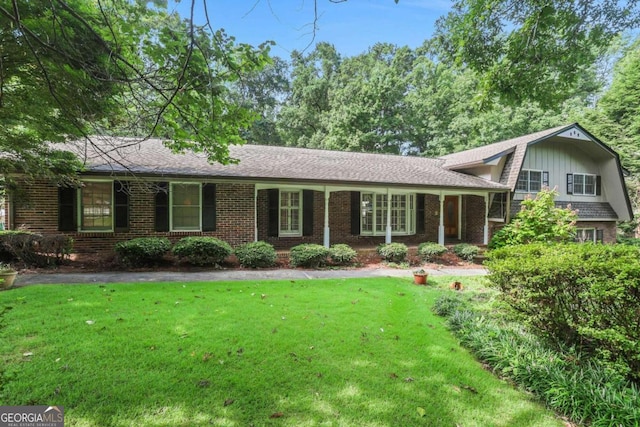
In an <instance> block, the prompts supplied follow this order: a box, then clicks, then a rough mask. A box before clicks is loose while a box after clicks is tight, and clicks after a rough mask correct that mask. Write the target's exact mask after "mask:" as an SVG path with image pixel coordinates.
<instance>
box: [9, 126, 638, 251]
mask: <svg viewBox="0 0 640 427" xmlns="http://www.w3.org/2000/svg"><path fill="white" fill-rule="evenodd" d="M572 129H573V131H576V132H578V134H572V133H571V132H572ZM534 148H535V149H534ZM68 149H69V150H70V151H73V152H74V153H76V154H77V155H78V156H79V157H80V158H81V159H84V161H85V164H86V171H85V172H84V173H83V174H82V176H81V180H82V185H81V186H80V187H79V188H61V187H58V186H56V185H55V184H53V183H47V182H30V183H27V182H25V183H24V184H23V186H22V187H23V188H22V190H23V191H22V193H23V194H25V195H26V198H25V199H24V200H17V199H16V200H12V198H11V196H10V197H9V202H8V205H9V209H8V212H9V216H8V222H9V227H11V228H18V227H23V228H26V229H29V230H31V231H34V232H39V233H43V234H53V233H60V232H62V233H65V234H68V235H70V236H72V237H73V239H74V241H75V245H74V246H75V249H76V250H77V251H86V252H93V251H110V250H112V249H113V246H114V244H115V243H116V242H119V241H123V240H128V239H132V238H135V237H143V236H168V237H169V238H171V239H172V240H174V241H175V240H177V239H179V238H181V237H184V236H190V235H207V236H215V237H219V238H221V239H224V240H226V241H228V242H229V243H231V244H232V245H237V244H240V243H245V242H250V241H254V240H264V241H267V242H270V243H272V244H274V246H276V247H277V248H288V247H291V246H293V245H296V244H299V243H319V244H324V245H326V246H328V245H330V244H333V243H348V244H350V245H352V246H373V245H376V244H379V243H383V242H392V241H399V242H404V243H408V244H412V243H414V244H415V243H420V242H425V241H436V242H439V243H441V244H444V243H447V242H468V243H474V244H486V243H487V242H488V241H489V238H490V235H491V230H492V226H495V225H500V224H503V223H504V222H505V221H508V219H509V216H510V215H511V213H510V211H515V210H516V209H517V206H518V201H519V200H521V199H522V197H523V196H524V194H525V193H535V191H537V189H539V188H541V186H542V185H544V184H547V183H548V184H549V185H552V186H553V184H555V183H556V182H557V180H558V179H559V178H558V176H560V175H562V174H564V171H565V170H568V169H567V167H569V169H571V171H572V173H573V181H572V183H573V194H572V195H571V197H569V199H570V200H566V198H565V199H562V200H564V201H567V202H572V203H576V202H577V203H586V204H585V205H584V206H585V210H588V209H592V210H593V211H597V215H594V217H593V218H591V217H589V218H584V217H583V218H581V220H582V221H583V225H585V224H586V225H591V224H596V225H594V227H593V228H592V230H593V235H594V236H596V235H598V233H599V230H607V233H601V234H602V237H603V240H604V241H611V240H612V239H615V221H617V220H624V219H628V218H630V217H631V211H630V207H629V206H630V205H629V200H628V198H627V195H626V191H625V186H624V181H623V179H622V174H621V168H620V162H619V159H618V156H617V154H615V153H614V152H613V151H612V150H610V149H609V148H608V147H606V146H605V145H604V144H602V143H600V142H599V141H597V140H595V139H594V138H593V137H591V136H590V135H589V134H587V133H586V131H584V130H582V128H580V127H579V126H577V125H571V126H565V127H562V128H557V129H551V130H549V131H544V132H539V133H537V134H533V135H527V136H524V137H521V138H516V139H514V140H509V141H504V142H502V143H497V144H493V145H489V146H486V147H481V148H478V149H474V150H468V151H465V152H461V153H456V154H453V155H451V156H445V157H444V158H443V159H428V158H423V157H408V156H395V155H382V154H367V153H354V152H337V151H324V150H312V149H301V148H289V147H273V146H256V145H244V146H231V147H230V153H231V156H232V157H233V158H236V159H238V160H239V162H238V163H237V164H232V165H220V164H209V163H207V161H206V158H205V156H204V155H200V154H194V153H186V154H176V153H173V152H171V151H170V150H169V149H167V148H166V147H164V145H163V144H162V142H161V141H160V140H144V141H139V140H135V139H126V138H95V139H93V140H92V142H91V143H89V142H88V141H78V142H75V143H70V144H68ZM532 150H533V151H532ZM538 152H540V154H539V155H538V154H536V153H538ZM531 153H534V154H533V155H531ZM545 153H546V154H545ZM558 156H560V157H562V159H563V160H562V161H560V160H559V159H557V158H556V157H558ZM574 158H575V159H574ZM556 161H557V162H560V163H562V164H563V165H569V166H557V167H556V166H553V164H554V163H553V162H556ZM572 162H574V163H572ZM573 164H575V165H576V166H575V167H573V166H571V165H573ZM572 168H573V169H572ZM538 172H539V173H538ZM525 174H526V175H525ZM587 175H589V176H591V175H593V176H594V178H593V180H595V181H593V180H592V179H591V178H588V179H587V178H585V176H587ZM579 176H581V178H580V177H579ZM598 176H600V177H601V178H597V177H598ZM514 177H515V178H514ZM545 180H546V181H545ZM567 180H568V178H567ZM547 181H548V182H547ZM592 181H593V185H592V184H591V183H592ZM567 182H568V181H567ZM525 185H526V190H525ZM598 186H599V188H600V190H597V187H598ZM585 192H586V193H589V194H583V193H585ZM577 193H579V194H577ZM591 193H594V194H591ZM583 199H584V200H583ZM581 206H582V205H581ZM574 207H577V206H574ZM586 208H588V209H586ZM596 208H597V209H596ZM581 212H584V211H583V210H582V209H581ZM603 224H604V225H603ZM611 229H613V233H612V232H611ZM612 235H613V237H612ZM594 238H595V237H594Z"/></svg>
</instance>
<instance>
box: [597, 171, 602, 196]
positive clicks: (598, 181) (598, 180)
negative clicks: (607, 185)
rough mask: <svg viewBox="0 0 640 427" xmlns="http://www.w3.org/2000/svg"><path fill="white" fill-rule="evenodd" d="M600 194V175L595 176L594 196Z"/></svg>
mask: <svg viewBox="0 0 640 427" xmlns="http://www.w3.org/2000/svg"><path fill="white" fill-rule="evenodd" d="M600 195H602V177H601V176H600V175H598V176H596V196H600Z"/></svg>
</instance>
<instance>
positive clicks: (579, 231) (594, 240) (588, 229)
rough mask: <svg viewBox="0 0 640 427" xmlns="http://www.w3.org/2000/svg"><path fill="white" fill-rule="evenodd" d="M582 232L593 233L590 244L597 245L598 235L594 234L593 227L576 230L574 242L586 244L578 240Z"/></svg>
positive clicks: (594, 229)
mask: <svg viewBox="0 0 640 427" xmlns="http://www.w3.org/2000/svg"><path fill="white" fill-rule="evenodd" d="M584 231H592V232H593V240H592V242H593V243H597V241H598V233H597V232H596V228H595V227H585V228H576V241H578V242H580V243H586V242H587V240H585V241H582V240H579V239H578V235H579V234H580V233H581V232H584Z"/></svg>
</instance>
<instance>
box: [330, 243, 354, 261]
mask: <svg viewBox="0 0 640 427" xmlns="http://www.w3.org/2000/svg"><path fill="white" fill-rule="evenodd" d="M356 256H358V253H357V252H356V251H355V250H353V249H352V248H351V246H349V245H346V244H344V243H338V244H336V245H331V247H330V248H329V257H330V258H331V262H333V263H334V264H338V265H346V264H351V263H352V262H353V260H354V259H355V258H356Z"/></svg>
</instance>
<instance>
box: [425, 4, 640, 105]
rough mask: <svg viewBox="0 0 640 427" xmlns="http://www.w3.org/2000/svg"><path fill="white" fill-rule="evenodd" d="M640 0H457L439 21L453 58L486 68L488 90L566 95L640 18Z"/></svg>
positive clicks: (444, 50)
mask: <svg viewBox="0 0 640 427" xmlns="http://www.w3.org/2000/svg"><path fill="white" fill-rule="evenodd" d="M638 3H639V2H638V0H629V1H617V0H611V1H601V2H600V1H598V2H594V1H591V0H575V1H564V0H545V1H539V0H456V1H455V2H454V5H453V11H452V12H450V13H449V14H448V15H447V16H446V17H444V18H441V19H440V20H439V21H438V23H437V31H436V38H437V39H438V41H439V45H440V47H441V54H442V55H443V57H444V59H445V60H446V61H449V62H455V63H457V64H459V65H464V66H468V67H470V68H472V69H473V70H475V71H477V72H478V73H480V76H481V78H482V87H483V92H484V94H485V95H487V96H488V95H491V94H499V95H500V96H501V99H502V100H507V101H511V102H519V101H522V100H533V101H537V102H540V104H541V105H542V106H543V107H547V106H550V105H554V104H557V103H559V102H561V101H563V100H565V99H566V93H567V92H568V91H570V90H571V88H572V87H573V86H574V85H575V84H576V83H577V82H578V80H579V78H580V75H581V73H582V72H583V71H584V69H585V68H587V67H589V66H590V65H591V64H593V63H594V61H595V60H596V59H597V58H598V57H599V56H600V55H601V54H602V53H604V50H605V49H606V48H607V46H608V45H609V44H610V43H611V42H612V40H614V38H615V37H616V36H617V35H618V34H620V33H621V32H622V31H624V30H627V29H632V28H636V27H637V26H638V24H639V23H640V6H639V4H638Z"/></svg>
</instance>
